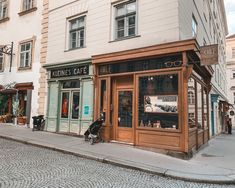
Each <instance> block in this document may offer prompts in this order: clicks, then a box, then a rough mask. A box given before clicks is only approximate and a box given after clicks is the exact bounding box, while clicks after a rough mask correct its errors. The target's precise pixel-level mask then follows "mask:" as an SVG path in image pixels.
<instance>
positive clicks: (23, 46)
mask: <svg viewBox="0 0 235 188" xmlns="http://www.w3.org/2000/svg"><path fill="white" fill-rule="evenodd" d="M20 51H21V52H23V51H25V45H24V44H22V45H21V50H20Z"/></svg>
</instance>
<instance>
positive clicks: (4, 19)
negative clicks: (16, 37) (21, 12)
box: [0, 17, 10, 23]
mask: <svg viewBox="0 0 235 188" xmlns="http://www.w3.org/2000/svg"><path fill="white" fill-rule="evenodd" d="M8 20H10V18H9V17H5V18H2V19H0V23H3V22H7V21H8Z"/></svg>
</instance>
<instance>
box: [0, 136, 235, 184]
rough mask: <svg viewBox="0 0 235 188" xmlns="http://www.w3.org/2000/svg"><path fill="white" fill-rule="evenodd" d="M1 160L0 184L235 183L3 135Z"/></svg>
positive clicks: (0, 152)
mask: <svg viewBox="0 0 235 188" xmlns="http://www.w3.org/2000/svg"><path fill="white" fill-rule="evenodd" d="M0 161H1V162H0V188H9V187H13V188H18V187H22V188H27V187H30V188H33V187H40V188H41V187H83V188H86V187H92V188H94V187H127V188H129V187H135V188H136V187H141V188H142V187H145V188H147V187H156V188H158V187H159V188H185V187H187V188H201V187H203V188H204V187H206V188H225V187H226V188H230V187H231V188H232V187H235V186H234V185H210V184H199V183H190V182H183V181H179V180H173V179H169V178H163V177H159V176H156V175H151V174H147V173H143V172H139V171H136V170H130V169H124V168H120V167H116V166H112V165H109V164H104V163H100V162H97V161H92V160H87V159H83V158H79V157H76V156H71V155H67V154H63V153H60V152H56V151H52V150H47V149H42V148H38V147H33V146H30V145H25V144H21V143H17V142H13V141H9V140H4V139H0Z"/></svg>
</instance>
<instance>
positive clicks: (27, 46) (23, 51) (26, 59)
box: [20, 42, 32, 68]
mask: <svg viewBox="0 0 235 188" xmlns="http://www.w3.org/2000/svg"><path fill="white" fill-rule="evenodd" d="M31 63H32V42H27V43H23V44H20V68H30V67H31Z"/></svg>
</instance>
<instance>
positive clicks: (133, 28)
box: [128, 27, 135, 36]
mask: <svg viewBox="0 0 235 188" xmlns="http://www.w3.org/2000/svg"><path fill="white" fill-rule="evenodd" d="M131 35H135V27H132V28H129V29H128V36H131Z"/></svg>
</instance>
